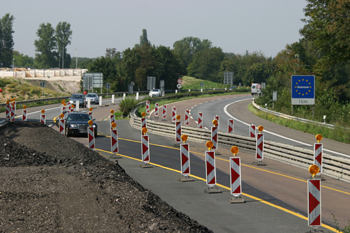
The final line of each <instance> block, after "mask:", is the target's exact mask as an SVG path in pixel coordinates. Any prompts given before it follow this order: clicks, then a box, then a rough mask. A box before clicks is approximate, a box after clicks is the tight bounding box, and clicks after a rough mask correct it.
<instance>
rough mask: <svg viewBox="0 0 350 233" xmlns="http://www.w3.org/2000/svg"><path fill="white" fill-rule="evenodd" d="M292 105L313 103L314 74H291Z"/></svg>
mask: <svg viewBox="0 0 350 233" xmlns="http://www.w3.org/2000/svg"><path fill="white" fill-rule="evenodd" d="M291 87H292V105H315V76H312V75H294V76H292V85H291Z"/></svg>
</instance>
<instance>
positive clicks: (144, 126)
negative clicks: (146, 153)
mask: <svg viewBox="0 0 350 233" xmlns="http://www.w3.org/2000/svg"><path fill="white" fill-rule="evenodd" d="M141 116H142V117H141V135H143V133H142V129H143V128H147V123H146V118H145V116H146V113H144V112H142V113H141Z"/></svg>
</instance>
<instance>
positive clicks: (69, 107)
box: [68, 102, 72, 113]
mask: <svg viewBox="0 0 350 233" xmlns="http://www.w3.org/2000/svg"><path fill="white" fill-rule="evenodd" d="M71 105H72V104H71V102H68V112H69V113H70V112H72V106H71Z"/></svg>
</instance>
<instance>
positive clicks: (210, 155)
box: [204, 141, 221, 193]
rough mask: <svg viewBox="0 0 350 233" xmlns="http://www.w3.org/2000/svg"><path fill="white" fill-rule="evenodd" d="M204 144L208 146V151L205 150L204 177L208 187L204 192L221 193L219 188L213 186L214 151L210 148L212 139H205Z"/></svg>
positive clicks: (214, 174)
mask: <svg viewBox="0 0 350 233" xmlns="http://www.w3.org/2000/svg"><path fill="white" fill-rule="evenodd" d="M206 146H207V147H208V151H206V152H205V177H206V184H207V185H208V187H207V188H206V189H205V190H204V192H206V193H221V190H219V189H217V188H214V186H215V185H216V164H215V151H212V150H211V149H212V148H213V146H214V144H213V142H212V141H207V143H206Z"/></svg>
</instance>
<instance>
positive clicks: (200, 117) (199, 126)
mask: <svg viewBox="0 0 350 233" xmlns="http://www.w3.org/2000/svg"><path fill="white" fill-rule="evenodd" d="M198 128H200V129H203V113H201V112H199V113H198Z"/></svg>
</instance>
